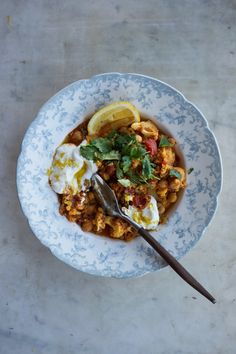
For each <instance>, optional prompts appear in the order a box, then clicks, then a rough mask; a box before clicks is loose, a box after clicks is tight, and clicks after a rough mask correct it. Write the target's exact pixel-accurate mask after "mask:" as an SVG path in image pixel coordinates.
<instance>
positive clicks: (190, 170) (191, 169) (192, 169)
mask: <svg viewBox="0 0 236 354" xmlns="http://www.w3.org/2000/svg"><path fill="white" fill-rule="evenodd" d="M193 171H194V168H193V167H190V168H189V169H188V175H190V173H192V172H193Z"/></svg>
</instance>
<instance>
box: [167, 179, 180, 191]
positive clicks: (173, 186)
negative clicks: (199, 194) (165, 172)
mask: <svg viewBox="0 0 236 354" xmlns="http://www.w3.org/2000/svg"><path fill="white" fill-rule="evenodd" d="M169 187H170V190H171V191H174V192H178V191H179V190H180V187H181V182H180V180H179V179H178V178H175V179H174V180H173V181H171V182H170V184H169Z"/></svg>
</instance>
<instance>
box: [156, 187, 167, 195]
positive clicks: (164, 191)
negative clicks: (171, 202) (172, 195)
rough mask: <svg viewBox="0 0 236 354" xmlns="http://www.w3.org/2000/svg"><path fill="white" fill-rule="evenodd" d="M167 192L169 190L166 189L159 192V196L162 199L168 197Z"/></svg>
mask: <svg viewBox="0 0 236 354" xmlns="http://www.w3.org/2000/svg"><path fill="white" fill-rule="evenodd" d="M167 192H168V188H167V187H166V188H163V189H160V190H158V191H157V195H158V197H160V198H164V197H165V196H166V194H167Z"/></svg>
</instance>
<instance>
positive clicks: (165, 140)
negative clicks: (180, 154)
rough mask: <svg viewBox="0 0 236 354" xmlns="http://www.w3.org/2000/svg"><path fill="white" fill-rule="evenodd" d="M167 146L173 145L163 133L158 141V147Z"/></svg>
mask: <svg viewBox="0 0 236 354" xmlns="http://www.w3.org/2000/svg"><path fill="white" fill-rule="evenodd" d="M168 146H170V147H171V146H174V144H172V143H170V142H169V140H168V138H167V137H166V136H165V135H162V136H161V139H160V142H159V147H168Z"/></svg>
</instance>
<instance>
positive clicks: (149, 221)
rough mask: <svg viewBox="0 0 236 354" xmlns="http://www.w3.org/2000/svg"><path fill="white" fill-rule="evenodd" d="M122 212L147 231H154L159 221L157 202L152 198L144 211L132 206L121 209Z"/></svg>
mask: <svg viewBox="0 0 236 354" xmlns="http://www.w3.org/2000/svg"><path fill="white" fill-rule="evenodd" d="M122 211H123V212H124V213H125V214H126V215H128V216H129V217H130V218H131V219H132V220H134V221H135V222H136V223H137V224H138V225H140V226H142V227H143V228H144V229H147V230H156V228H157V226H158V224H159V221H160V218H159V212H158V208H157V202H156V199H155V198H154V197H153V196H151V199H150V202H149V203H148V205H147V206H146V207H145V208H144V209H137V208H135V207H134V206H133V205H129V207H128V208H125V207H123V208H122Z"/></svg>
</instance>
